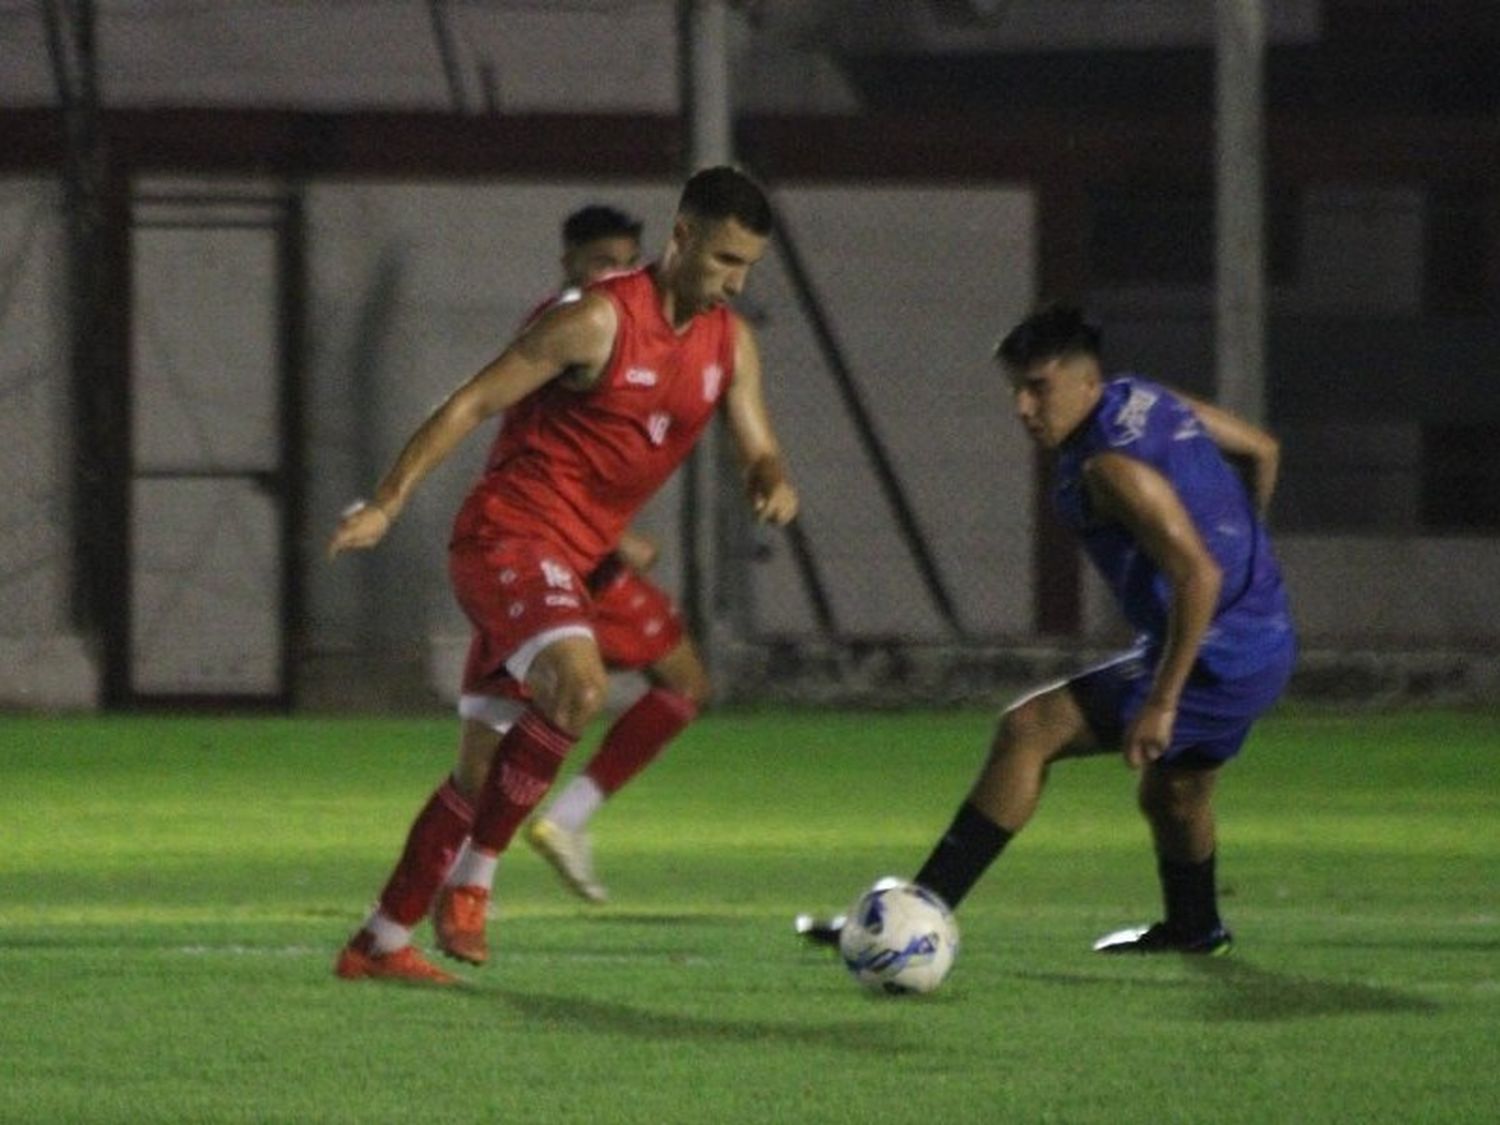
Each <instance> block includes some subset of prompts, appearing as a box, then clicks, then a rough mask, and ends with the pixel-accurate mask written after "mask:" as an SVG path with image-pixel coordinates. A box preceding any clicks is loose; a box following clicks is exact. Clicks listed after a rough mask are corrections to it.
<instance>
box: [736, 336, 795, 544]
mask: <svg viewBox="0 0 1500 1125" xmlns="http://www.w3.org/2000/svg"><path fill="white" fill-rule="evenodd" d="M725 400H726V407H725V409H726V412H727V415H728V420H729V432H730V434H731V436H732V437H733V438H734V444H735V448H736V449H737V450H738V452H739V455H740V463H741V464H742V465H743V466H744V467H745V489H746V491H747V493H748V494H749V497H750V507H751V509H752V510H753V511H754V512H755V517H756V519H758V520H760V521H761V522H762V523H772V524H776V525H777V526H781V525H783V524H788V523H791V521H792V520H793V519H794V518H795V517H796V515H797V490H796V489H794V488H793V487H792V484H791V481H790V480H788V479H787V474H786V466H785V464H784V463H783V462H782V459H781V446H780V445H778V444H777V441H776V434H775V432H774V431H773V430H772V429H771V417H770V414H769V413H768V412H767V410H766V400H765V394H764V391H763V389H762V385H761V369H760V349H759V348H757V347H756V344H755V335H754V333H752V332H751V330H750V326H749V325H748V324H746V323H745V322H744V321H743V320H741V319H740V318H739V317H735V338H734V378H733V379H732V380H731V381H730V384H729V391H728V393H727V394H726V395H725Z"/></svg>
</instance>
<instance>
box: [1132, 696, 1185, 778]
mask: <svg viewBox="0 0 1500 1125" xmlns="http://www.w3.org/2000/svg"><path fill="white" fill-rule="evenodd" d="M1176 722H1177V709H1176V708H1175V707H1168V706H1167V705H1166V704H1164V703H1154V702H1152V701H1151V700H1149V699H1148V700H1146V702H1145V704H1144V705H1143V706H1142V707H1141V710H1140V713H1139V714H1138V715H1136V717H1135V721H1134V722H1132V723H1131V724H1130V726H1129V728H1128V729H1127V730H1126V731H1125V744H1124V747H1123V750H1124V753H1125V764H1126V765H1128V766H1129V767H1130V768H1131V769H1133V770H1138V769H1141V768H1142V767H1144V766H1148V765H1150V764H1151V763H1152V762H1154V761H1156V760H1157V759H1158V758H1160V757H1161V756H1162V755H1163V754H1165V753H1166V752H1167V747H1168V746H1171V745H1172V727H1173V726H1174V725H1175V724H1176Z"/></svg>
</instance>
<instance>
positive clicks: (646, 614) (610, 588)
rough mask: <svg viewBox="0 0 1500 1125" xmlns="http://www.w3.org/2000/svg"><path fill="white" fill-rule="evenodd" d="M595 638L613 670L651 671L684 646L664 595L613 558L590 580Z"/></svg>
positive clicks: (674, 610)
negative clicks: (678, 647)
mask: <svg viewBox="0 0 1500 1125" xmlns="http://www.w3.org/2000/svg"><path fill="white" fill-rule="evenodd" d="M589 588H590V590H591V591H592V592H593V595H594V636H595V637H597V638H598V640H599V651H600V652H601V653H602V654H603V656H604V663H605V664H607V665H608V666H609V667H611V668H620V669H624V668H649V667H650V666H651V665H653V664H655V663H656V662H657V661H658V660H660V659H661V658H662V657H664V656H666V655H667V653H669V652H671V651H672V650H673V649H674V648H676V647H677V645H678V644H679V643H680V642H681V640H682V621H681V620H680V619H679V618H678V616H677V607H676V606H675V605H673V604H672V599H671V598H669V597H667V594H666V591H665V590H663V589H661V587H659V586H653V585H652V584H651V583H650V582H648V581H647V580H646V579H645V578H644V577H643V576H642V575H641V574H640V572H639V571H635V570H631V569H630V567H628V566H626V565H625V564H624V563H622V562H620V561H619V560H618V559H617V558H615V557H614V556H613V555H611V556H610V558H609V559H606V560H605V562H604V564H603V565H602V566H601V567H600V568H599V569H598V570H597V571H595V572H594V574H593V576H592V577H591V578H590V579H589Z"/></svg>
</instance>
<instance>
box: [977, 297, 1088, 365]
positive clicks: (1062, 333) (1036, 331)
mask: <svg viewBox="0 0 1500 1125" xmlns="http://www.w3.org/2000/svg"><path fill="white" fill-rule="evenodd" d="M1103 342H1104V333H1103V332H1102V331H1101V330H1100V328H1099V326H1098V325H1097V324H1095V323H1094V322H1093V321H1091V320H1090V319H1089V318H1088V317H1087V316H1085V315H1084V312H1083V310H1082V309H1080V308H1078V307H1077V306H1076V305H1066V304H1053V305H1047V306H1045V307H1044V308H1041V309H1039V310H1037V311H1036V312H1034V313H1032V314H1031V315H1030V316H1028V317H1027V318H1026V319H1025V320H1023V321H1021V323H1020V324H1018V325H1016V326H1015V327H1014V328H1012V329H1011V330H1010V331H1009V332H1008V333H1006V335H1005V339H1003V340H1001V341H1000V343H999V344H997V345H996V346H995V358H996V359H998V360H999V361H1000V362H1001V363H1003V364H1004V365H1005V366H1006V367H1009V368H1011V369H1012V370H1014V371H1025V370H1026V369H1027V368H1029V367H1032V366H1033V365H1035V364H1038V363H1042V362H1044V361H1046V360H1049V359H1056V358H1058V357H1059V356H1067V355H1079V354H1083V355H1091V356H1093V357H1094V358H1095V359H1098V358H1099V349H1100V346H1101V345H1102V344H1103Z"/></svg>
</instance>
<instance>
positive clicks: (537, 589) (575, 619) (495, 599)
mask: <svg viewBox="0 0 1500 1125" xmlns="http://www.w3.org/2000/svg"><path fill="white" fill-rule="evenodd" d="M448 577H449V578H450V579H451V580H452V583H453V594H454V596H455V597H456V598H457V599H458V604H459V608H461V609H462V610H463V611H464V615H465V616H466V617H468V619H469V623H470V624H471V625H472V626H473V627H474V633H473V636H472V638H471V639H470V641H469V655H468V659H467V660H465V662H464V678H463V685H462V688H461V690H462V692H463V694H464V695H500V696H508V697H511V698H524V697H525V694H526V693H525V689H524V687H523V686H522V683H521V681H522V680H524V679H525V677H526V671H527V669H528V668H530V666H531V661H532V659H533V658H534V657H535V656H536V654H537V653H538V652H540V651H541V649H542V648H544V647H546V645H547V644H548V643H550V642H551V641H552V640H555V639H557V638H558V637H560V636H569V635H589V634H591V633H592V632H593V625H592V621H593V599H592V598H590V596H589V592H588V587H587V585H586V584H585V583H584V581H583V579H582V578H580V577H579V576H578V575H577V574H575V573H574V572H573V570H572V568H570V567H569V566H568V565H567V564H566V563H564V562H563V561H562V560H561V559H560V558H559V557H558V556H557V554H556V553H555V552H553V551H552V550H551V549H550V548H549V547H548V546H547V545H546V544H545V543H541V542H538V541H536V540H531V539H509V540H506V541H504V542H501V543H491V544H477V543H465V544H462V545H459V546H455V547H453V548H452V549H451V550H449V552H448Z"/></svg>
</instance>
